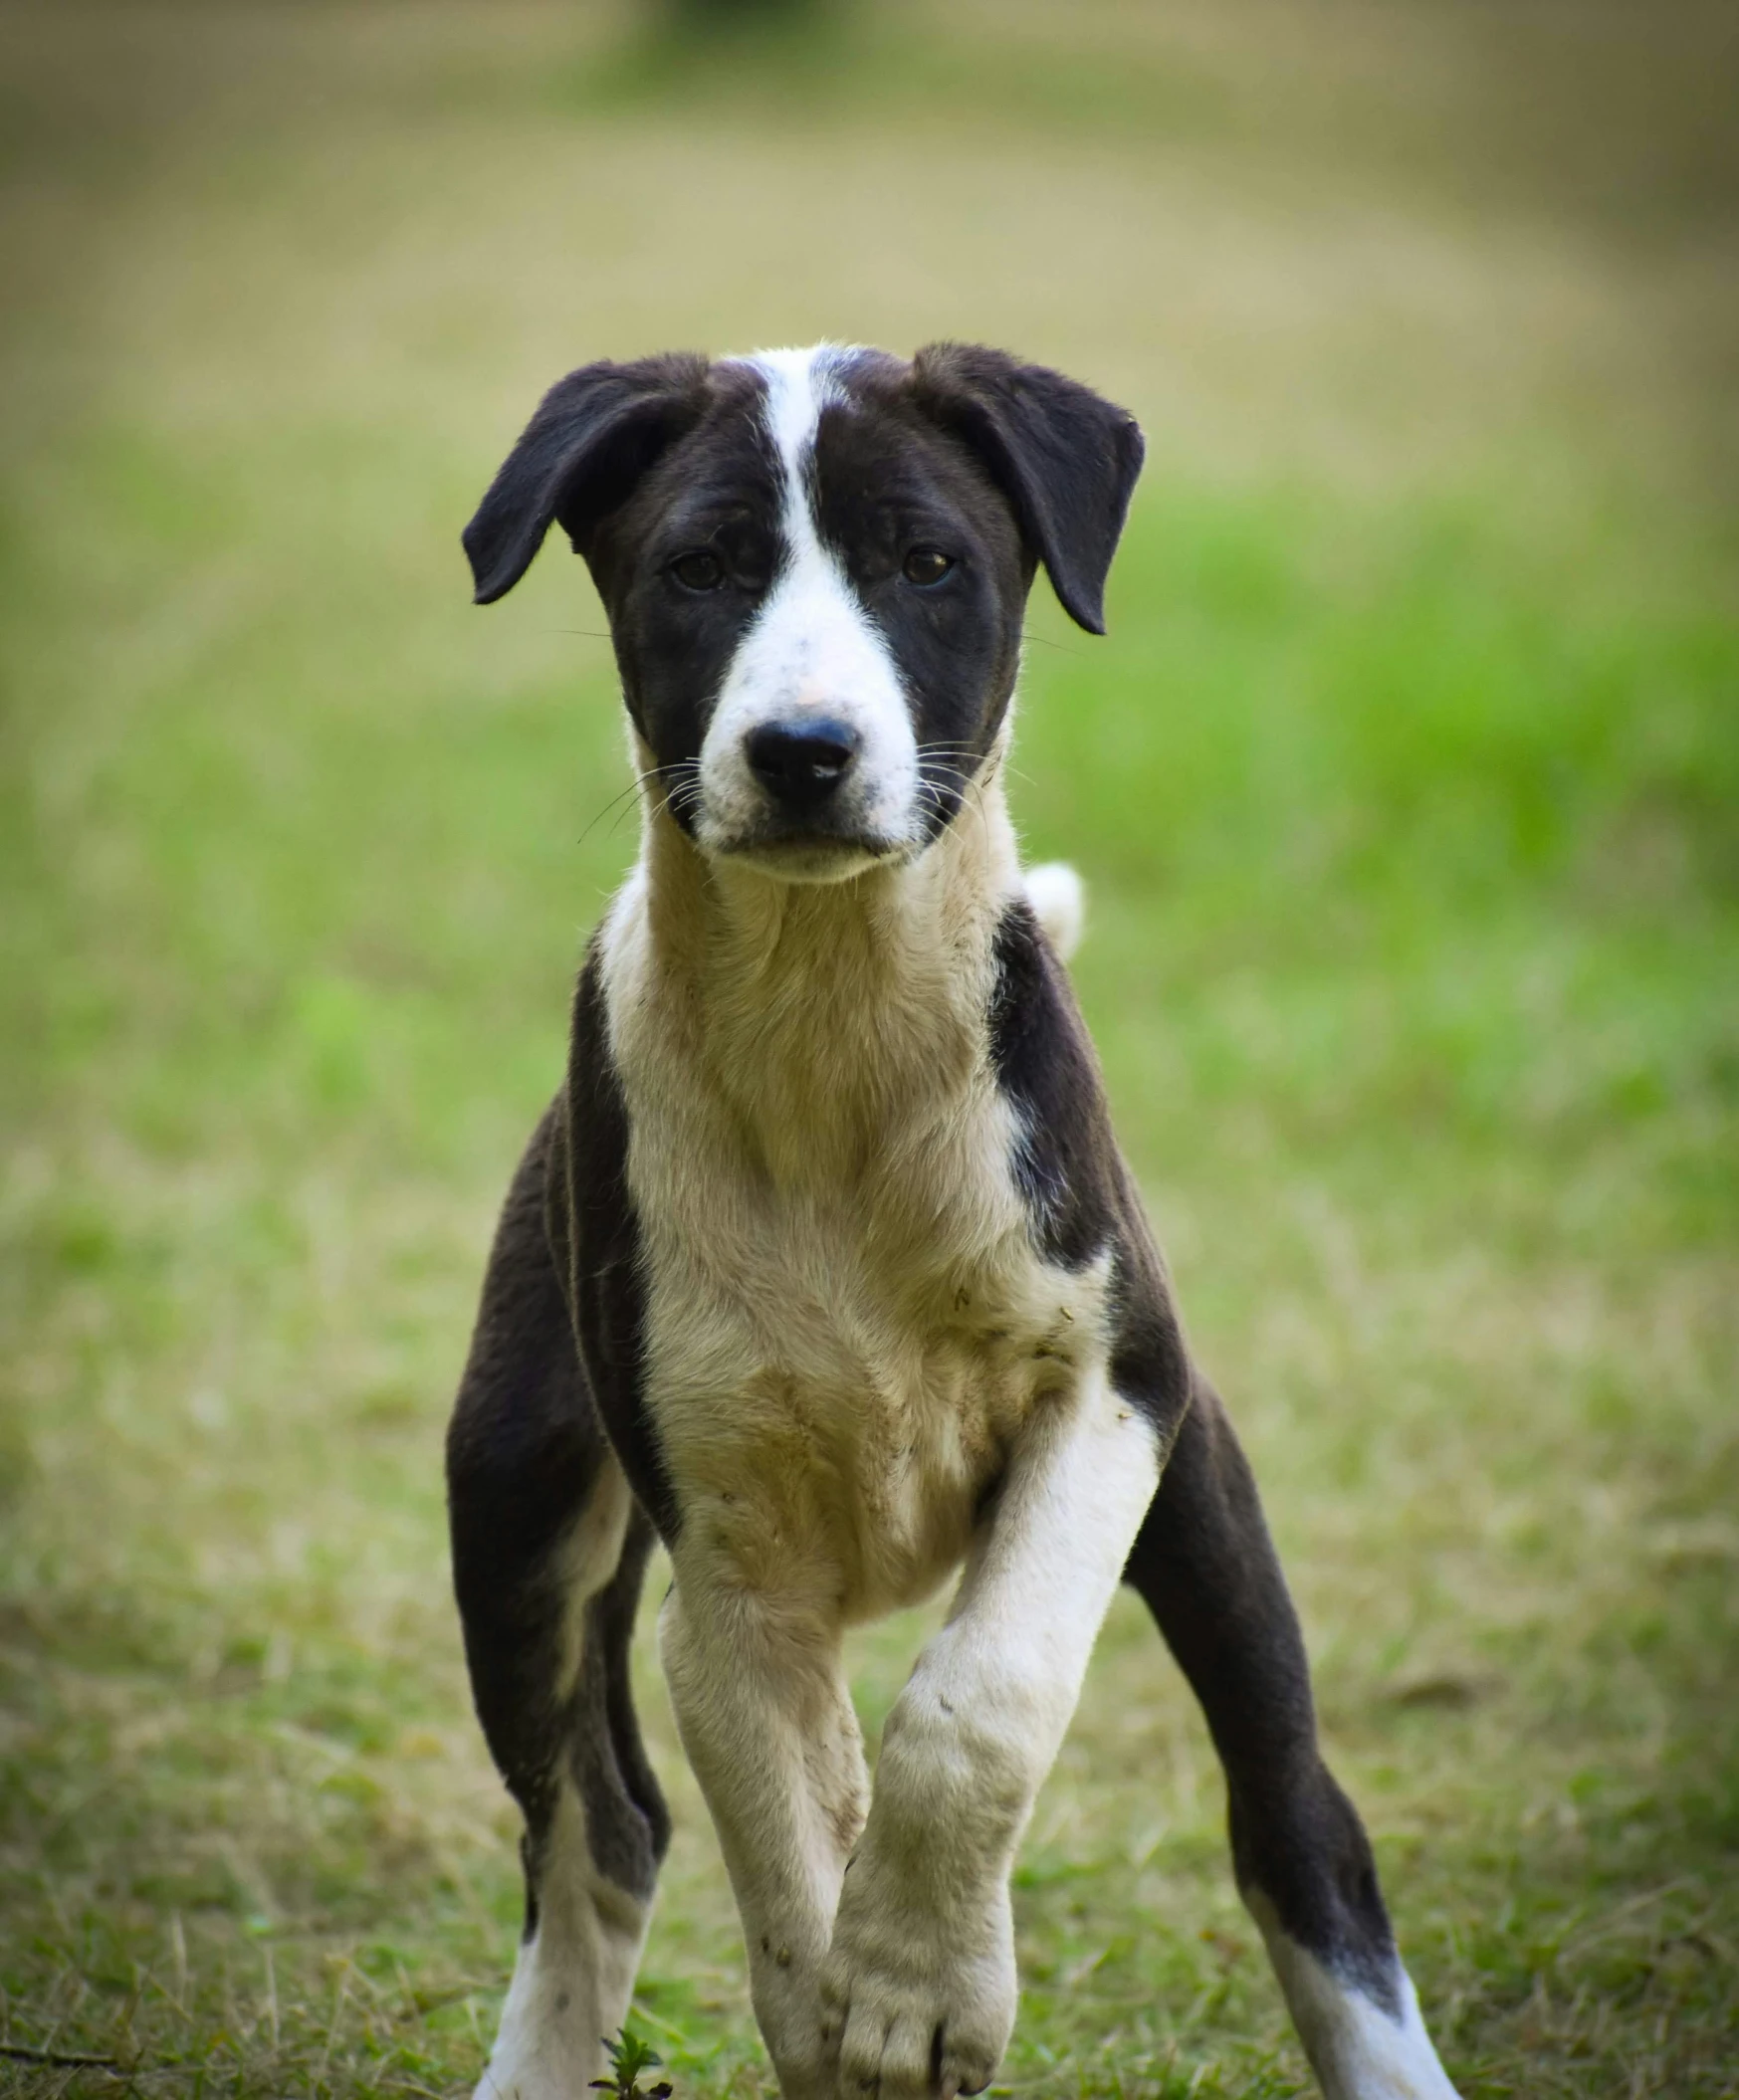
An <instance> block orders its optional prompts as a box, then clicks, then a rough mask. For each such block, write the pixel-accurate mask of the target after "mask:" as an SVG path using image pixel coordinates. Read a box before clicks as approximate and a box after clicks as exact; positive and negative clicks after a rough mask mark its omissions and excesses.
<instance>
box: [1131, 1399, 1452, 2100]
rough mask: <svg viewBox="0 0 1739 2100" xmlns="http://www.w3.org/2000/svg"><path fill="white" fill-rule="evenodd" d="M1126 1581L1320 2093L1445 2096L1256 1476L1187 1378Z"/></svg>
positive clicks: (1215, 1405) (1417, 2098) (1368, 2099)
mask: <svg viewBox="0 0 1739 2100" xmlns="http://www.w3.org/2000/svg"><path fill="white" fill-rule="evenodd" d="M1125 1579H1126V1580H1127V1581H1129V1582H1130V1583H1132V1584H1133V1585H1134V1587H1135V1588H1136V1589H1137V1590H1139V1591H1140V1593H1141V1595H1142V1596H1143V1598H1145V1600H1146V1602H1147V1604H1148V1607H1149V1608H1150V1610H1151V1611H1152V1612H1153V1614H1154V1617H1155V1618H1156V1619H1157V1620H1158V1621H1159V1625H1160V1630H1161V1631H1162V1632H1163V1633H1164V1635H1165V1637H1166V1640H1167V1642H1168V1644H1169V1645H1170V1647H1171V1650H1172V1653H1173V1654H1174V1655H1175V1656H1176V1657H1177V1659H1178V1662H1179V1664H1180V1665H1181V1666H1182V1668H1183V1671H1184V1674H1185V1676H1186V1677H1188V1678H1189V1680H1190V1683H1191V1685H1192V1686H1193V1687H1194V1689H1195V1692H1196V1697H1197V1698H1198V1699H1199V1700H1200V1702H1201V1706H1202V1710H1203V1712H1204V1713H1205V1715H1206V1717H1207V1725H1208V1728H1209V1730H1210V1731H1211V1733H1212V1736H1213V1741H1214V1747H1215V1748H1216V1749H1217V1751H1218V1752H1219V1757H1220V1762H1221V1763H1222V1764H1223V1766H1224V1767H1225V1778H1226V1792H1227V1797H1228V1803H1229V1819H1230V1825H1231V1849H1232V1863H1233V1867H1234V1869H1235V1871H1236V1874H1237V1881H1238V1888H1239V1892H1240V1893H1241V1894H1242V1896H1243V1899H1244V1902H1245V1903H1246V1904H1247V1906H1248V1907H1249V1910H1250V1914H1251V1916H1252V1917H1254V1919H1255V1920H1256V1923H1257V1924H1258V1925H1259V1926H1260V1928H1261V1931H1262V1937H1263V1938H1264V1939H1265V1940H1266V1941H1267V1943H1268V1952H1269V1955H1270V1957H1271V1958H1272V1960H1273V1963H1274V1968H1275V1971H1276V1973H1277V1975H1278V1976H1279V1979H1280V1985H1281V1988H1282V1990H1283V1991H1284V1992H1285V1994H1286V2000H1287V2003H1288V2005H1289V2007H1290V2009H1291V2012H1292V2017H1293V2020H1294V2022H1295V2024H1296V2025H1297V2028H1298V2031H1299V2035H1300V2038H1301V2039H1302V2040H1303V2043H1304V2047H1305V2051H1306V2053H1307V2054H1308V2056H1309V2057H1310V2060H1311V2063H1312V2065H1313V2066H1314V2068H1315V2071H1316V2074H1317V2077H1318V2078H1319V2079H1320V2081H1321V2083H1322V2088H1323V2091H1324V2092H1325V2093H1326V2094H1327V2095H1328V2096H1329V2100H1454V2088H1453V2087H1452V2086H1451V2085H1450V2083H1449V2080H1448V2078H1447V2076H1446V2075H1445V2073H1444V2071H1443V2068H1442V2065H1441V2064H1440V2063H1439V2062H1438V2060H1437V2054H1436V2051H1435V2050H1434V2049H1433V2048H1432V2046H1431V2043H1430V2039H1429V2037H1428V2036H1427V2035H1426V2033H1425V2030H1424V2026H1423V2023H1422V2022H1421V2020H1420V2018H1419V2012H1418V2004H1417V2001H1416V1999H1415V1997H1414V1995H1413V1984H1412V1982H1411V1980H1410V1979H1409V1977H1408V1974H1407V1971H1406V1970H1405V1969H1404V1968H1403V1967H1402V1963H1401V1957H1400V1956H1399V1954H1398V1953H1397V1952H1396V1946H1395V1938H1394V1935H1393V1933H1392V1932H1391V1930H1390V1924H1389V1914H1388V1912H1387V1911H1386V1910H1385V1908H1384V1903H1383V1895H1382V1892H1381V1890H1380V1889H1379V1887H1378V1885H1377V1869H1376V1865H1375V1863H1374V1862H1373V1860H1372V1857H1371V1846H1370V1843H1369V1841H1368V1839H1367V1838H1366V1835H1365V1831H1364V1828H1363V1826H1362V1825H1361V1823H1360V1821H1359V1817H1358V1814H1357V1811H1356V1810H1355V1809H1354V1807H1353V1804H1352V1802H1351V1801H1349V1800H1348V1799H1347V1796H1346V1795H1345V1794H1344V1793H1343V1792H1342V1791H1341V1789H1340V1787H1339V1786H1338V1785H1336V1784H1335V1781H1334V1779H1333V1777H1332V1776H1331V1775H1330V1773H1329V1770H1328V1768H1327V1766H1326V1765H1324V1763H1323V1761H1322V1756H1321V1753H1320V1752H1319V1750H1318V1748H1317V1740H1316V1715H1315V1711H1314V1707H1313V1705H1312V1701H1311V1692H1310V1672H1309V1666H1308V1664H1307V1663H1306V1660H1305V1654H1304V1642H1303V1639H1302V1637H1301V1635H1300V1633H1299V1628H1298V1619H1297V1615H1296V1614H1295V1612H1294V1611H1293V1608H1292V1600H1291V1598H1290V1597H1289V1596H1288V1594H1287V1591H1286V1584H1285V1580H1284V1578H1283V1577H1282V1575H1281V1573H1280V1564H1279V1562H1278V1560H1277V1559H1276V1557H1275V1553H1274V1548H1273V1543H1272V1541H1271V1540H1270V1539H1269V1537H1268V1528H1267V1525H1266V1523H1265V1522H1264V1520H1263V1517H1262V1509H1261V1504H1260V1502H1259V1501H1258V1499H1257V1496H1256V1484H1255V1481H1254V1480H1253V1479H1252V1478H1251V1475H1250V1469H1249V1466H1248V1463H1247V1462H1246V1460H1245V1458H1244V1455H1243V1452H1242V1451H1241V1450H1240V1448H1239V1446H1238V1442H1237V1439H1236V1437H1235V1436H1234V1435H1233V1434H1232V1429H1231V1424H1230V1422H1229V1421H1228V1420H1227V1419H1226V1416H1225V1411H1224V1409H1223V1408H1222V1407H1221V1405H1220V1402H1219V1400H1218V1397H1217V1396H1216V1395H1215V1393H1214V1392H1213V1391H1212V1389H1211V1387H1209V1386H1208V1385H1206V1384H1205V1382H1204V1381H1202V1380H1201V1379H1200V1378H1199V1377H1198V1378H1197V1379H1196V1397H1195V1399H1194V1402H1193V1404H1192V1406H1191V1408H1190V1411H1189V1413H1188V1415H1187V1416H1186V1417H1185V1422H1184V1427H1183V1429H1182V1431H1181V1432H1180V1435H1179V1437H1178V1441H1177V1444H1176V1446H1175V1447H1174V1449H1173V1451H1172V1455H1171V1458H1170V1460H1169V1462H1168V1463H1167V1466H1166V1469H1165V1473H1164V1475H1163V1476H1162V1478H1161V1482H1160V1487H1159V1491H1158V1493H1157V1494H1156V1495H1155V1497H1154V1501H1153V1506H1152V1508H1151V1509H1150V1511H1149V1513H1148V1517H1147V1521H1146V1522H1145V1524H1144V1525H1143V1527H1142V1530H1141V1532H1140V1535H1139V1536H1138V1538H1137V1540H1136V1544H1135V1549H1134V1551H1133V1553H1132V1554H1131V1555H1130V1559H1129V1565H1128V1568H1127V1570H1126V1571H1125Z"/></svg>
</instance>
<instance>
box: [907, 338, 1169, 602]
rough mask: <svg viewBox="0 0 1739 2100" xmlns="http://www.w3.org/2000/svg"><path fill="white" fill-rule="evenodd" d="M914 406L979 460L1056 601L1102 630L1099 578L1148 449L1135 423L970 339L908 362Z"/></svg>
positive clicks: (1068, 383)
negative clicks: (1042, 567) (1042, 570)
mask: <svg viewBox="0 0 1739 2100" xmlns="http://www.w3.org/2000/svg"><path fill="white" fill-rule="evenodd" d="M912 376H913V389H914V392H915V394H916V397H917V400H918V404H919V406H920V407H921V408H923V409H924V411H925V412H926V413H927V414H929V415H931V416H933V417H934V418H935V420H936V421H937V422H938V423H940V424H941V425H942V427H943V428H944V429H945V430H952V431H955V432H956V433H957V434H958V435H959V436H960V437H962V438H963V439H964V440H965V441H966V443H967V444H969V445H970V446H971V447H972V448H973V450H974V451H975V452H977V453H978V456H979V457H980V458H981V459H982V460H983V462H984V464H985V465H986V466H987V467H988V468H989V470H990V472H991V474H992V475H993V476H994V477H995V480H996V483H997V486H998V487H999V488H1000V489H1001V490H1002V493H1003V495H1004V496H1005V497H1006V498H1007V499H1008V502H1009V503H1010V504H1011V505H1012V507H1013V510H1014V516H1015V518H1016V519H1017V520H1018V522H1019V525H1020V529H1021V532H1022V534H1023V535H1024V537H1025V539H1026V541H1027V544H1028V545H1029V546H1030V547H1031V548H1032V550H1033V552H1034V553H1035V554H1036V555H1037V556H1038V558H1039V559H1040V560H1041V561H1042V562H1043V563H1044V565H1045V569H1046V571H1047V572H1048V574H1049V576H1050V580H1051V587H1052V588H1053V589H1054V590H1055V592H1056V594H1057V597H1058V598H1059V599H1060V600H1061V602H1062V605H1063V609H1064V610H1065V611H1066V612H1067V613H1068V615H1069V617H1070V618H1071V619H1072V620H1074V621H1075V622H1076V623H1077V624H1078V625H1079V626H1082V627H1085V628H1086V630H1087V631H1088V633H1089V634H1103V633H1104V632H1105V579H1106V577H1107V576H1108V575H1109V574H1110V572H1111V557H1112V555H1113V554H1115V553H1116V551H1117V542H1118V540H1119V538H1121V536H1122V533H1123V521H1124V519H1125V518H1126V517H1127V516H1128V513H1129V500H1130V498H1131V496H1132V495H1134V493H1135V485H1136V482H1137V480H1138V479H1139V477H1140V475H1141V469H1142V460H1143V458H1144V457H1145V455H1146V451H1147V446H1146V442H1145V440H1144V439H1143V437H1142V434H1141V426H1140V425H1139V424H1138V423H1137V422H1136V420H1135V418H1134V416H1132V415H1131V414H1130V413H1129V412H1128V410H1127V409H1122V408H1118V407H1116V406H1115V405H1114V404H1113V403H1111V402H1110V401H1107V400H1106V399H1105V398H1104V397H1103V396H1102V395H1100V394H1096V393H1095V392H1094V391H1093V389H1092V388H1091V387H1089V386H1083V385H1082V384H1081V383H1080V381H1079V380H1078V379H1069V378H1065V377H1064V375H1063V374H1062V373H1061V372H1053V371H1050V370H1048V369H1047V368H1046V367H1045V366H1044V365H1042V364H1023V363H1021V362H1020V360H1019V359H1018V358H1015V357H1010V356H1009V355H1008V354H1007V352H1006V351H1004V350H990V349H985V348H984V347H983V346H982V345H981V344H979V343H966V342H936V343H932V344H930V346H929V347H928V348H927V349H922V350H920V351H919V352H918V354H917V356H916V357H914V358H913V360H912Z"/></svg>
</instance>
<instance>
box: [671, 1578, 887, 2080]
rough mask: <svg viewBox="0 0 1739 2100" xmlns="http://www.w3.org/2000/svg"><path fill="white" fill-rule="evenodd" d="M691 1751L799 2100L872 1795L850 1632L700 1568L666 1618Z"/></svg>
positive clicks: (766, 2019) (758, 1992)
mask: <svg viewBox="0 0 1739 2100" xmlns="http://www.w3.org/2000/svg"><path fill="white" fill-rule="evenodd" d="M659 1634H660V1645H661V1649H662V1654H663V1660H664V1672H665V1677H666V1680H667V1682H668V1684H669V1686H670V1696H671V1703H672V1705H673V1707H674V1708H675V1711H676V1717H677V1725H678V1727H679V1729H680V1730H681V1733H682V1740H683V1747H684V1749H685V1750H686V1751H687V1752H688V1756H689V1762H690V1764H691V1765H692V1766H693V1767H694V1770H695V1776H696V1778H697V1779H698V1780H699V1781H700V1783H701V1789H702V1791H703V1792H704V1793H705V1794H706V1797H707V1805H708V1807H709V1808H710V1809H711V1810H712V1815H713V1821H714V1823H715V1825H716V1826H717V1828H718V1832H719V1842H720V1846H721V1848H722V1849H723V1851H724V1854H725V1865H726V1868H727V1870H728V1871H729V1873H730V1876H731V1883H732V1888H733V1890H734V1892H735V1894H736V1897H737V1907H738V1910H739V1911H740V1912H741V1914H742V1918H743V1930H744V1935H745V1939H746V1942H747V1945H748V1949H749V1972H750V1987H751V1993H752V1995H753V1997H754V2001H755V2015H756V2018H757V2019H758V2020H759V2022H760V2024H761V2034H762V2036H763V2037H764V2039H765V2041H766V2046H767V2052H768V2054H769V2055H770V2056H771V2057H772V2061H773V2068H774V2069H775V2070H776V2071H777V2073H778V2080H779V2090H780V2092H781V2093H783V2094H784V2095H785V2096H786V2100H815V2096H817V2095H819V2094H820V2093H821V2091H822V2090H823V2088H822V2084H821V2079H822V2059H821V2045H820V2038H819V2031H818V2021H817V2017H816V2009H815V2008H816V2003H817V1996H816V1993H817V1986H818V1981H819V1976H820V1970H821V1964H822V1961H823V1959H824V1957H825V1955H826V1952H827V1942H828V1937H829V1934H830V1933H831V1931H832V1926H833V1914H834V1910H835V1907H836V1906H837V1904H838V1901H839V1885H840V1878H841V1876H842V1875H843V1873H844V1871H845V1862H846V1860H847V1859H848V1858H849V1856H850V1853H851V1848H852V1846H853V1845H854V1844H855V1843H856V1842H857V1836H858V1832H859V1831H860V1829H861V1828H862V1826H863V1812H864V1802H865V1799H866V1797H867V1794H868V1790H869V1783H868V1776H867V1774H866V1773H865V1770H864V1762H863V1741H862V1738H861V1736H860V1734H859V1732H858V1725H857V1716H856V1714H855V1713H854V1712H853V1710H852V1705H851V1696H850V1693H849V1692H848V1690H847V1688H846V1685H845V1681H844V1679H843V1677H842V1676H841V1674H840V1668H839V1634H838V1629H837V1628H836V1627H829V1626H828V1625H826V1624H825V1623H824V1622H822V1621H821V1620H819V1619H817V1618H815V1617H814V1616H813V1615H811V1614H810V1613H808V1612H806V1611H804V1610H803V1609H801V1607H791V1606H789V1605H788V1604H783V1605H781V1604H779V1603H769V1602H768V1601H766V1600H764V1599H761V1598H757V1597H752V1596H750V1595H748V1594H746V1593H745V1592H744V1591H743V1590H742V1589H741V1588H739V1587H736V1586H735V1585H731V1586H727V1585H725V1584H723V1583H719V1582H716V1581H712V1580H709V1579H707V1578H706V1576H705V1575H704V1574H703V1573H702V1572H700V1571H698V1570H695V1569H693V1568H691V1573H690V1578H689V1581H688V1583H687V1585H686V1586H685V1584H684V1581H683V1574H682V1566H681V1557H680V1551H679V1565H678V1572H677V1581H676V1584H675V1586H674V1587H673V1588H672V1590H671V1592H670V1595H669V1596H668V1598H667V1599H666V1600H665V1605H664V1610H663V1613H662V1615H661V1617H660V1619H659Z"/></svg>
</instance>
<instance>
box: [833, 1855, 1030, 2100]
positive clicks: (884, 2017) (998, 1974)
mask: <svg viewBox="0 0 1739 2100" xmlns="http://www.w3.org/2000/svg"><path fill="white" fill-rule="evenodd" d="M860 1871H861V1869H860ZM854 1884H856V1885H855V1886H854ZM1015 1995H1016V1994H1015V1979H1014V1926H1013V1920H1012V1918H1011V1916H1010V1914H1009V1909H1008V1895H1007V1891H1006V1889H998V1890H997V1891H996V1892H995V1895H994V1897H993V1898H991V1899H990V1900H988V1901H987V1902H985V1903H984V1904H982V1905H981V1906H979V1907H977V1908H975V1909H973V1910H971V1911H967V1912H964V1913H962V1912H956V1913H955V1914H954V1915H952V1916H949V1917H947V1918H943V1917H939V1916H936V1915H934V1914H926V1913H924V1912H923V1911H922V1910H921V1909H919V1908H918V1907H916V1906H914V1905H912V1904H911V1903H909V1902H902V1900H901V1892H900V1890H899V1889H898V1888H897V1887H893V1888H889V1887H887V1886H883V1887H880V1888H877V1887H875V1886H873V1885H872V1878H871V1877H870V1876H869V1875H864V1876H863V1877H862V1879H861V1880H860V1878H859V1874H858V1873H854V1874H852V1875H851V1876H850V1877H849V1878H848V1880H847V1882H846V1885H845V1897H844V1900H843V1901H842V1903H841V1904H840V1908H839V1920H838V1923H837V1925H836V1926H835V1928H834V1934H833V1946H832V1949H831V1950H830V1952H829V1955H828V1958H827V1963H826V1966H825V1968H824V1969H823V1970H822V1974H821V1991H820V1999H821V2046H822V2050H823V2053H824V2058H825V2060H826V2061H827V2062H828V2063H829V2064H830V2065H831V2066H832V2067H833V2079H834V2082H835V2084H836V2089H837V2092H838V2094H839V2100H863V2096H864V2095H865V2094H878V2095H879V2096H880V2100H954V2096H955V2095H956V2094H957V2093H981V2092H982V2091H983V2089H984V2087H985V2086H987V2085H988V2084H989V2082H990V2080H991V2078H992V2077H993V2076H994V2075H995V2071H996V2066H997V2064H998V2063H1000V2062H1001V2060H1002V2052H1003V2050H1004V2049H1005V2048H1006V2047H1007V2046H1008V2037H1009V2035H1010V2034H1011V2033H1012V2032H1013V2030H1014V2003H1015Z"/></svg>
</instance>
